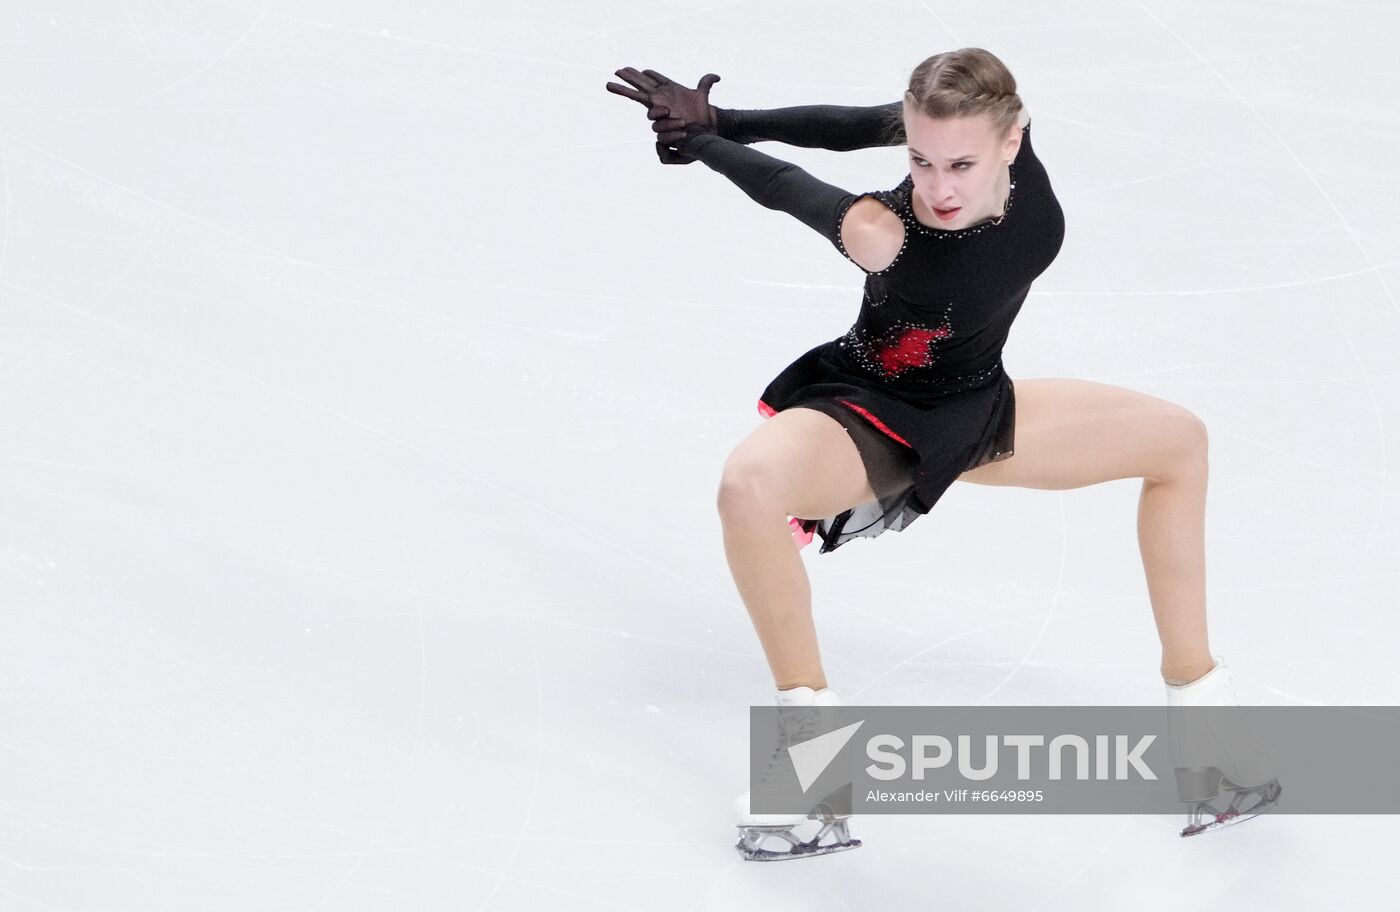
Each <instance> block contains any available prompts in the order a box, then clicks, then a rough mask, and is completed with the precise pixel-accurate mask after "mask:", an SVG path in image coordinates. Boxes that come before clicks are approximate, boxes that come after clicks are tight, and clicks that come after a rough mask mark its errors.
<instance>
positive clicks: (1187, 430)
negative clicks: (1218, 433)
mask: <svg viewBox="0 0 1400 912" xmlns="http://www.w3.org/2000/svg"><path fill="white" fill-rule="evenodd" d="M1168 421H1169V424H1168V427H1169V429H1170V434H1169V435H1168V440H1169V445H1168V450H1167V453H1166V454H1165V455H1166V457H1167V458H1166V459H1165V460H1164V462H1165V465H1163V466H1162V467H1161V471H1159V473H1158V474H1159V475H1161V476H1162V477H1163V478H1162V479H1160V480H1164V479H1165V478H1170V477H1175V476H1181V475H1196V474H1200V473H1203V472H1206V471H1208V466H1209V463H1210V435H1209V432H1208V431H1207V430H1206V423H1205V422H1204V421H1202V420H1201V419H1200V418H1199V417H1198V416H1197V415H1196V414H1195V413H1193V412H1190V411H1188V410H1186V409H1180V410H1179V411H1176V412H1173V413H1172V415H1171V416H1170V417H1169V419H1168Z"/></svg>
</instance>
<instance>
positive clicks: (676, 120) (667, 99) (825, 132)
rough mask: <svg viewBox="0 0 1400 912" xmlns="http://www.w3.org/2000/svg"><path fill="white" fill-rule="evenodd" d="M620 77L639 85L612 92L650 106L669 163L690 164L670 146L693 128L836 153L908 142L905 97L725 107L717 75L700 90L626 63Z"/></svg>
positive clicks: (659, 143)
mask: <svg viewBox="0 0 1400 912" xmlns="http://www.w3.org/2000/svg"><path fill="white" fill-rule="evenodd" d="M616 75H617V76H618V77H620V78H622V79H624V80H626V81H627V82H628V83H629V84H631V85H632V87H633V88H631V89H629V88H627V87H626V86H622V85H619V84H617V83H615V82H609V83H608V84H607V89H608V91H609V92H612V93H614V94H616V95H621V96H623V97H624V98H630V99H632V100H633V101H636V102H638V103H640V104H642V105H645V106H646V108H647V117H649V118H650V119H651V120H652V126H651V128H652V131H653V132H655V133H656V134H657V137H656V138H657V147H656V149H657V156H658V157H659V158H660V159H661V161H662V162H663V163H665V164H689V163H690V162H692V161H694V160H695V159H693V158H691V157H689V156H685V155H680V154H678V153H676V152H674V151H672V150H671V149H670V148H669V147H670V146H673V145H675V143H676V142H677V141H679V140H680V139H681V138H683V137H684V136H685V135H686V131H687V129H688V128H690V127H693V126H699V127H702V128H707V129H710V130H713V131H714V132H715V133H717V134H718V135H720V136H722V137H724V138H725V139H732V140H734V141H735V142H739V143H745V144H748V143H753V142H759V141H761V140H774V141H776V142H782V143H787V144H788V145H790V146H804V147H807V148H811V149H830V150H833V151H836V152H849V151H851V150H852V149H866V148H870V147H871V146H899V145H903V144H904V143H905V142H907V139H906V137H905V134H904V120H903V113H904V109H903V102H899V101H895V102H891V103H890V104H883V105H829V104H817V105H795V106H791V107H785V108H721V107H717V106H716V105H713V104H711V103H710V87H711V86H713V85H714V84H715V83H717V82H719V81H720V77H719V76H718V75H716V74H714V73H706V74H705V75H704V76H702V77H701V78H700V82H699V84H698V85H697V87H696V88H694V89H689V88H686V87H685V86H683V85H681V84H680V83H678V82H675V81H674V80H672V79H671V78H670V77H668V76H666V75H665V74H663V73H659V72H657V71H656V70H637V69H636V68H634V67H623V68H622V69H620V70H618V71H617V72H616Z"/></svg>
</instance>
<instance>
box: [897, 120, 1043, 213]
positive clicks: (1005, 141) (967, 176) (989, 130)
mask: <svg viewBox="0 0 1400 912" xmlns="http://www.w3.org/2000/svg"><path fill="white" fill-rule="evenodd" d="M904 133H905V136H906V137H907V139H908V143H909V147H908V150H907V151H908V153H909V173H910V175H911V176H912V177H913V180H914V196H915V197H916V202H915V205H916V207H921V208H922V212H920V211H919V209H917V208H916V210H915V214H916V215H918V216H919V220H920V221H921V222H924V223H926V224H928V225H930V226H931V227H934V228H942V229H945V230H953V229H957V228H966V227H969V226H971V225H975V224H977V223H978V222H981V221H985V220H986V219H989V218H996V217H997V216H999V215H1001V214H1002V212H1003V211H1004V208H1005V203H1006V196H1007V191H1008V189H1009V187H1010V178H1009V174H1008V172H1007V163H1008V162H1009V161H1014V160H1015V159H1016V152H1017V150H1019V149H1020V148H1021V128H1020V126H1019V125H1016V124H1013V125H1012V126H1011V129H1010V130H1008V131H1007V132H1006V133H1005V134H1003V135H1001V136H998V135H997V134H996V133H995V132H994V130H993V127H992V119H991V116H990V115H988V114H978V115H976V116H975V117H950V118H940V119H937V120H935V119H934V118H932V117H929V116H927V115H925V114H922V113H920V112H918V111H915V110H913V109H912V108H911V107H910V106H909V103H908V102H907V101H906V102H905V104H904ZM948 209H956V210H957V211H956V212H953V213H952V215H951V216H949V215H948V214H947V213H946V212H938V211H935V210H948Z"/></svg>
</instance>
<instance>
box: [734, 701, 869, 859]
mask: <svg viewBox="0 0 1400 912" xmlns="http://www.w3.org/2000/svg"><path fill="white" fill-rule="evenodd" d="M777 704H778V705H779V706H797V707H804V709H802V710H800V711H797V712H788V713H783V714H782V717H781V718H780V720H779V724H780V729H779V732H778V746H777V749H776V750H775V751H774V752H773V755H772V757H770V758H769V760H768V766H767V768H766V769H765V770H764V772H763V774H762V775H761V776H760V778H759V781H760V783H761V782H764V781H767V780H768V779H769V778H770V777H771V776H773V775H774V774H775V773H776V772H777V771H778V770H782V771H783V772H785V773H786V772H791V771H792V759H791V757H790V755H789V754H788V750H787V749H788V747H790V746H791V745H794V744H800V743H802V742H803V741H807V740H809V739H811V738H814V737H816V736H817V735H818V734H819V733H820V732H821V731H822V730H830V728H831V726H830V725H829V724H828V725H825V726H823V725H822V723H823V721H829V720H830V713H831V710H824V707H833V706H840V705H841V698H840V697H838V696H837V695H836V694H835V693H834V692H833V691H831V690H830V689H829V688H828V689H824V690H820V691H814V690H812V688H810V687H797V688H794V689H792V690H784V691H779V693H778V697H777ZM824 712H825V713H826V714H827V720H824V719H823V713H824ZM845 788H846V789H847V790H849V789H850V786H849V785H846V786H845ZM837 797H838V796H836V795H827V796H824V797H822V798H817V799H815V800H814V801H813V806H812V810H811V811H809V812H808V813H806V814H755V813H753V812H752V811H751V810H750V809H749V792H744V794H742V795H740V796H739V797H738V798H736V799H735V800H734V819H735V823H736V824H737V825H738V827H739V841H738V842H737V843H736V844H735V846H734V848H736V849H738V850H739V853H740V854H741V855H743V856H744V858H745V859H747V860H749V861H787V860H789V859H793V858H810V857H812V856H815V855H827V854H830V853H832V852H841V851H845V850H846V849H854V848H857V847H859V846H860V840H859V839H852V838H851V834H850V831H849V830H848V829H847V826H846V822H847V821H848V820H850V818H851V815H850V814H838V813H835V812H834V811H833V810H832V799H833V798H837ZM844 798H845V800H843V801H839V802H837V804H838V806H840V807H850V796H849V794H847V795H845V796H844ZM809 821H816V823H815V824H814V826H813V829H814V832H813V833H812V834H811V835H808V836H807V837H806V838H803V837H801V836H798V835H797V833H796V832H795V831H796V830H797V829H798V828H801V827H805V825H806V824H807V823H808V822H809ZM828 837H829V838H828ZM770 840H772V841H775V842H776V845H777V847H776V848H764V847H763V843H764V842H765V841H770ZM823 840H826V841H825V842H824V841H823ZM770 844H773V843H772V842H770Z"/></svg>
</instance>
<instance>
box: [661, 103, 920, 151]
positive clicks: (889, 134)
mask: <svg viewBox="0 0 1400 912" xmlns="http://www.w3.org/2000/svg"><path fill="white" fill-rule="evenodd" d="M715 112H716V125H717V129H718V132H719V135H720V136H723V137H726V138H728V139H732V140H734V141H735V142H740V143H751V142H758V141H760V140H765V139H771V140H774V141H776V142H782V143H787V144H788V145H790V146H805V147H807V148H809V149H831V150H833V151H836V152H849V151H851V150H852V149H867V148H870V147H871V146H901V145H903V144H904V143H906V142H908V140H907V138H906V137H905V135H904V103H903V102H900V101H896V102H892V103H890V104H883V105H867V106H854V105H829V104H816V105H796V106H793V107H788V108H765V109H753V110H750V109H739V108H716V109H715ZM665 123H667V121H666V120H658V121H657V122H656V126H661V125H662V124H665ZM682 129H683V128H682ZM658 138H659V139H660V140H661V141H662V142H665V141H666V140H667V138H668V134H667V133H662V134H661V135H660V136H659V137H658ZM670 138H671V139H674V138H675V137H674V136H672V137H670Z"/></svg>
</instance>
